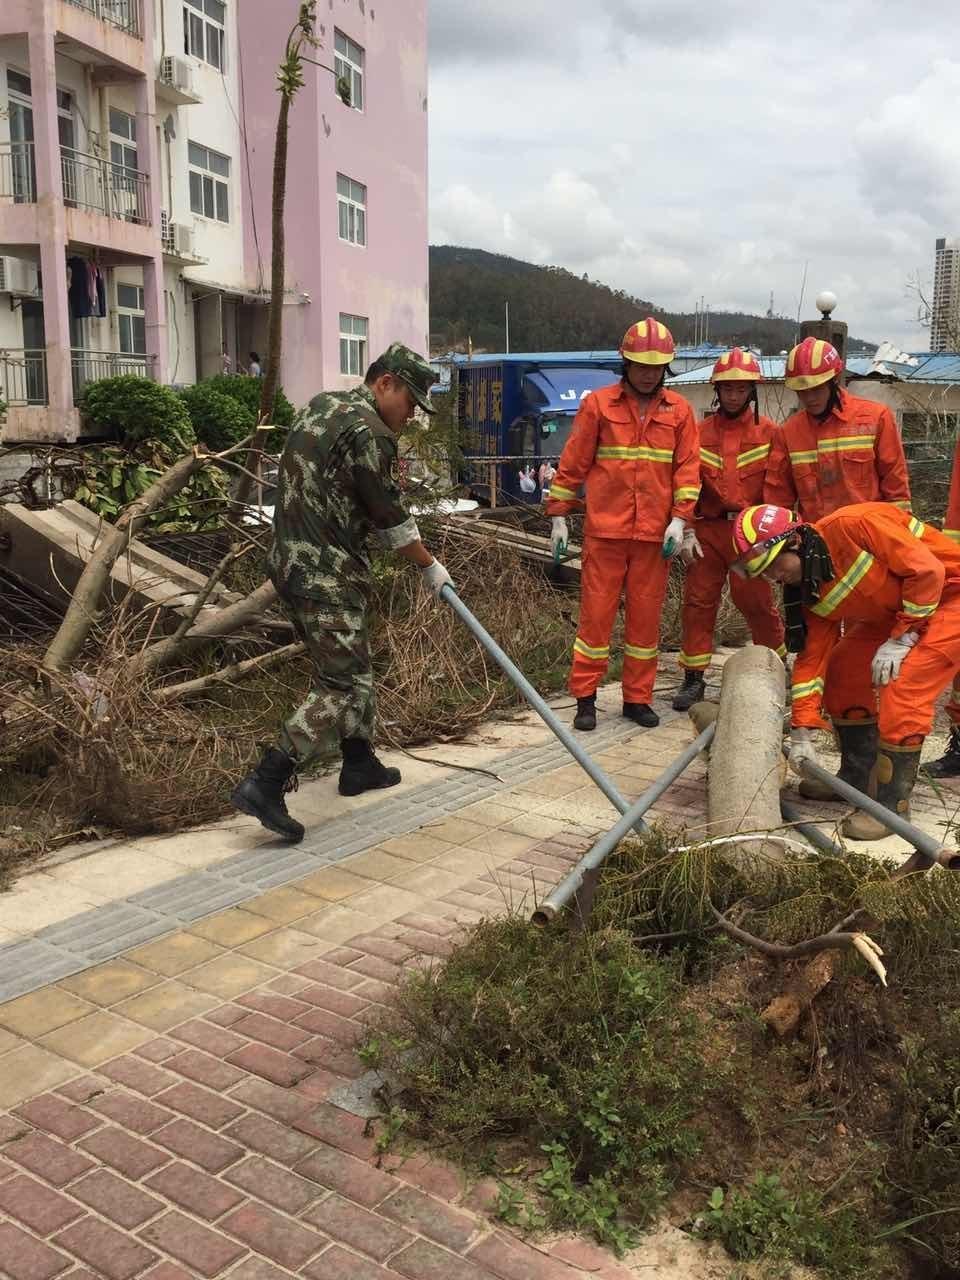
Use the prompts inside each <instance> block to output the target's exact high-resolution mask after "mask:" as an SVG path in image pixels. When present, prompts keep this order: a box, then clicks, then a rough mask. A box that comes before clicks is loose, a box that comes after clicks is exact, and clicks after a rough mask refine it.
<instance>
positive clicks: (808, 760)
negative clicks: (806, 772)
mask: <svg viewBox="0 0 960 1280" xmlns="http://www.w3.org/2000/svg"><path fill="white" fill-rule="evenodd" d="M812 733H813V731H812V730H811V729H791V730H790V755H789V756H788V757H787V763H788V764H789V766H790V768H791V769H792V770H793V772H794V773H798V774H799V775H800V777H801V778H802V777H803V766H804V765H805V764H819V763H820V761H819V760H818V759H817V751H816V747H814V745H813V737H812Z"/></svg>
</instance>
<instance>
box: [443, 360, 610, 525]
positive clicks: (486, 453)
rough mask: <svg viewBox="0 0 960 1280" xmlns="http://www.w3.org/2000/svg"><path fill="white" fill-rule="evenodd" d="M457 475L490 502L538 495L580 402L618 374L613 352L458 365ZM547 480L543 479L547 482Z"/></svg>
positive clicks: (527, 499) (540, 497) (473, 492)
mask: <svg viewBox="0 0 960 1280" xmlns="http://www.w3.org/2000/svg"><path fill="white" fill-rule="evenodd" d="M456 373H457V418H458V427H459V434H460V440H461V448H462V450H463V455H464V457H463V472H462V475H461V479H462V480H463V481H464V482H465V483H466V484H468V485H469V487H470V493H471V496H472V497H475V498H477V499H478V500H479V501H481V502H486V503H488V504H489V505H491V506H494V505H501V504H504V503H518V502H523V503H530V502H540V501H542V500H543V498H544V496H545V493H544V490H545V488H546V487H548V484H549V479H548V477H549V465H545V464H552V466H554V467H555V466H556V464H557V462H558V461H559V459H560V454H561V453H562V452H563V446H564V445H565V444H566V442H567V440H568V439H569V437H570V432H571V430H572V428H573V421H574V418H575V417H576V415H577V411H578V410H579V408H580V403H581V401H582V400H583V399H584V398H585V397H586V396H588V395H589V394H590V392H591V391H595V390H597V389H598V388H599V387H607V386H610V384H611V383H613V382H616V381H618V379H619V377H620V357H619V355H618V353H617V352H615V351H605V352H570V353H566V352H558V353H547V354H542V353H541V354H538V355H524V354H520V355H502V356H480V357H478V358H476V359H474V360H471V361H462V362H459V363H458V366H457V371H456ZM545 482H546V483H545Z"/></svg>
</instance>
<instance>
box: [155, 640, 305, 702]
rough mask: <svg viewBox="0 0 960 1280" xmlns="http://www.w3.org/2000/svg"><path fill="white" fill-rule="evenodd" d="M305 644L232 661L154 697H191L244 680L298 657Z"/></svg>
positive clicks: (297, 644)
mask: <svg viewBox="0 0 960 1280" xmlns="http://www.w3.org/2000/svg"><path fill="white" fill-rule="evenodd" d="M306 651H307V646H306V645H305V644H301V643H300V642H299V641H298V642H297V643H296V644H285V645H284V646H283V648H282V649H273V650H272V651H271V652H270V653H261V654H259V655H258V656H257V657H256V658H246V659H245V660H244V661H243V662H234V663H232V664H231V665H230V666H229V667H221V669H220V670H219V671H212V672H211V673H210V674H209V675H206V676H197V678H196V679H195V680H184V681H183V683H182V684H171V685H167V687H166V688H165V689H158V690H157V691H156V692H155V693H154V695H153V696H154V697H155V698H156V699H157V701H158V702H175V701H179V700H180V699H181V698H192V697H194V696H195V695H196V694H198V693H204V692H206V690H207V689H214V688H216V687H217V685H221V684H228V683H233V682H235V681H237V680H245V679H246V677H247V676H252V675H256V674H257V672H258V671H269V670H270V668H271V667H276V666H278V665H279V664H280V663H281V662H286V661H288V659H290V658H299V656H300V655H301V653H306Z"/></svg>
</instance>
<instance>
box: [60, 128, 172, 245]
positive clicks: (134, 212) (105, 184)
mask: <svg viewBox="0 0 960 1280" xmlns="http://www.w3.org/2000/svg"><path fill="white" fill-rule="evenodd" d="M60 163H61V167H62V171H63V203H64V204H65V205H66V206H67V208H68V209H84V210H86V212H88V213H102V214H104V215H105V216H106V217H108V218H117V219H119V220H120V221H121V222H136V223H138V224H139V225H140V226H149V225H150V179H149V178H148V177H147V175H146V174H145V173H141V172H140V171H139V169H131V168H129V166H127V165H124V164H113V163H112V162H111V161H109V160H101V159H99V158H98V157H97V156H89V155H84V154H83V153H82V152H80V151H73V150H70V149H68V148H67V147H61V148H60Z"/></svg>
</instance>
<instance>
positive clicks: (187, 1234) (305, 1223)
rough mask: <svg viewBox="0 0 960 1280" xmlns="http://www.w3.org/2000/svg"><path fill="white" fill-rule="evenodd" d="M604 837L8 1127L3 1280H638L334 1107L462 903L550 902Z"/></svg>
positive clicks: (99, 1074) (530, 866) (345, 954)
mask: <svg viewBox="0 0 960 1280" xmlns="http://www.w3.org/2000/svg"><path fill="white" fill-rule="evenodd" d="M586 843H589V842H585V841H584V840H583V839H582V838H576V839H570V838H560V839H554V840H549V841H544V842H543V843H541V844H540V845H538V846H537V847H536V848H535V849H532V850H531V851H530V852H529V853H525V854H523V855H522V856H521V857H518V858H517V859H516V860H515V861H514V862H513V863H511V864H510V865H509V866H507V867H506V868H504V869H503V871H502V872H501V873H500V874H498V875H493V876H486V875H482V876H480V877H479V878H478V879H477V880H475V881H473V882H471V885H470V887H469V889H464V890H459V891H455V892H453V893H451V894H449V895H447V896H446V897H445V898H443V899H440V900H438V901H436V902H434V903H431V904H429V905H428V908H425V909H424V910H423V911H422V912H418V913H416V914H412V915H407V916H404V917H401V918H400V919H399V920H398V921H395V922H393V923H391V924H389V925H385V926H383V927H380V928H375V929H372V930H370V931H369V932H368V933H365V934H363V935H360V936H359V937H357V938H354V939H351V940H350V941H349V942H348V943H347V944H346V945H345V946H342V947H338V948H337V949H336V950H334V951H331V952H329V953H327V954H326V955H325V956H324V957H323V958H322V959H319V960H314V961H311V962H309V963H307V964H304V965H302V966H301V967H299V968H297V969H294V970H293V971H292V972H290V973H286V974H282V975H281V976H280V977H277V978H274V979H273V980H272V981H270V982H267V983H266V984H265V985H263V986H260V987H257V988H255V989H253V990H250V991H248V992H246V993H244V994H241V995H239V996H237V997H236V998H235V999H233V1000H229V1001H226V1002H224V1003H223V1004H221V1005H220V1006H218V1007H216V1008H213V1009H211V1010H210V1012H209V1013H207V1014H205V1015H204V1016H202V1017H194V1018H191V1019H189V1020H187V1021H185V1022H183V1023H182V1024H180V1025H179V1026H175V1027H173V1028H172V1029H171V1030H169V1031H167V1032H166V1033H164V1034H163V1035H160V1036H157V1037H156V1038H154V1039H152V1040H150V1041H148V1042H147V1043H146V1044H144V1045H142V1046H141V1047H140V1048H139V1049H137V1050H136V1051H135V1052H133V1053H127V1054H124V1055H122V1056H120V1057H117V1058H114V1059H113V1060H112V1061H110V1062H108V1063H106V1064H104V1065H103V1066H102V1067H101V1068H99V1069H98V1070H97V1071H96V1072H95V1073H93V1074H91V1073H81V1072H80V1071H79V1069H78V1074H77V1077H76V1078H75V1079H72V1080H69V1081H68V1082H67V1083H65V1084H62V1085H60V1086H59V1087H58V1088H56V1089H53V1090H51V1091H48V1092H45V1093H43V1094H40V1095H39V1096H38V1097H35V1098H32V1099H30V1100H29V1101H27V1102H25V1103H23V1104H22V1105H20V1106H19V1107H17V1108H15V1109H14V1110H13V1111H12V1112H10V1113H7V1114H0V1275H2V1276H4V1277H8V1278H9V1280H88V1278H89V1277H97V1278H98V1280H141V1278H142V1280H185V1278H187V1277H198V1276H200V1277H209V1278H210V1280H214V1278H215V1277H221V1276H222V1277H229V1280H275V1278H277V1277H289V1276H302V1277H308V1278H309V1280H399V1278H400V1277H405V1278H406V1280H576V1277H578V1276H580V1277H582V1276H583V1275H584V1274H589V1275H591V1276H594V1277H597V1278H598V1280H626V1278H627V1277H629V1276H630V1275H631V1274H632V1273H631V1272H628V1271H627V1270H626V1269H625V1268H623V1267H622V1266H620V1265H619V1264H618V1263H617V1262H616V1261H615V1260H614V1259H613V1258H612V1256H611V1255H609V1254H607V1253H605V1252H603V1251H601V1250H597V1249H595V1248H593V1247H588V1246H587V1245H586V1244H585V1243H583V1242H578V1241H571V1240H567V1241H561V1242H560V1243H558V1244H556V1245H554V1246H553V1247H552V1248H551V1249H550V1250H546V1249H538V1248H535V1247H531V1246H530V1245H528V1244H526V1243H524V1242H522V1241H520V1240H517V1239H516V1238H514V1237H512V1236H511V1235H509V1234H506V1233H505V1232H503V1231H502V1230H500V1229H498V1228H496V1227H495V1226H494V1225H493V1223H492V1222H491V1220H490V1218H489V1217H488V1216H486V1210H487V1209H488V1208H489V1207H490V1205H491V1203H492V1199H493V1196H492V1190H493V1189H492V1188H491V1186H490V1184H489V1182H487V1183H486V1184H481V1185H480V1186H476V1187H470V1186H468V1185H466V1183H465V1182H464V1180H463V1178H462V1177H461V1175H460V1173H459V1171H458V1170H456V1169H455V1168H454V1167H453V1166H451V1165H449V1164H447V1163H446V1162H444V1161H442V1160H436V1159H433V1158H432V1157H431V1156H430V1155H429V1154H419V1155H416V1156H411V1157H409V1158H407V1159H404V1158H402V1157H400V1156H395V1155H390V1156H388V1157H386V1158H385V1159H384V1158H383V1157H380V1156H378V1155H377V1153H376V1151H375V1145H374V1133H375V1126H371V1125H369V1124H368V1123H367V1122H365V1121H363V1120H361V1119H359V1118H357V1117H356V1116H354V1115H352V1114H351V1113H349V1112H347V1111H345V1110H341V1109H340V1108H338V1107H336V1106H334V1105H333V1104H332V1103H331V1102H330V1101H329V1100H328V1099H329V1096H330V1094H331V1092H332V1091H333V1090H335V1089H337V1088H339V1087H340V1086H342V1085H344V1084H346V1083H348V1082H349V1080H350V1079H352V1078H355V1077H356V1076H358V1075H360V1074H362V1073H363V1071H364V1070H365V1068H364V1066H363V1064H362V1063H361V1062H360V1061H359V1060H358V1059H357V1057H356V1053H355V1051H354V1046H355V1045H356V1043H357V1041H358V1039H359V1038H361V1037H362V1035H363V1033H364V1026H365V1022H366V1021H367V1020H368V1019H369V1018H370V1017H371V1015H372V1014H374V1013H375V1012H376V1010H377V1008H378V1005H379V1002H380V1001H382V1000H383V999H384V998H385V997H386V996H387V994H388V993H389V987H390V984H392V983H393V982H395V981H396V979H397V977H398V976H399V975H400V974H401V973H402V972H403V966H404V965H408V964H411V963H423V962H425V961H430V962H435V958H436V957H442V956H443V955H445V954H447V952H448V951H449V949H450V946H451V945H452V944H451V938H452V937H453V936H454V934H455V933H456V930H457V928H458V926H457V924H456V922H455V920H454V919H453V918H452V917H454V916H455V915H457V914H458V911H459V909H460V908H462V907H464V906H469V907H472V908H473V909H475V910H477V911H479V912H483V913H490V912H492V911H496V910H497V909H498V908H499V907H500V906H501V905H502V902H503V897H504V892H505V888H506V887H511V889H512V892H513V894H514V897H515V898H516V893H517V891H518V890H523V891H529V890H530V889H531V888H532V886H533V883H534V880H536V883H537V885H538V890H539V891H541V892H542V891H543V889H544V886H545V885H548V884H550V883H552V882H555V881H556V880H557V879H558V878H559V877H560V876H561V875H562V874H563V873H564V872H566V871H567V870H568V869H569V866H570V864H571V862H572V861H574V860H575V859H576V857H577V856H579V854H580V852H582V850H583V848H584V847H585V844H586ZM581 1262H582V1263H583V1265H582V1266H581V1265H580V1263H581Z"/></svg>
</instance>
